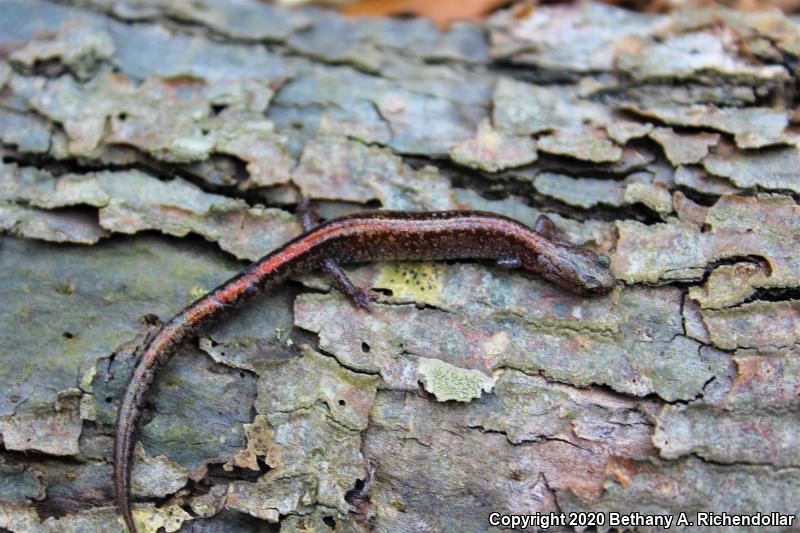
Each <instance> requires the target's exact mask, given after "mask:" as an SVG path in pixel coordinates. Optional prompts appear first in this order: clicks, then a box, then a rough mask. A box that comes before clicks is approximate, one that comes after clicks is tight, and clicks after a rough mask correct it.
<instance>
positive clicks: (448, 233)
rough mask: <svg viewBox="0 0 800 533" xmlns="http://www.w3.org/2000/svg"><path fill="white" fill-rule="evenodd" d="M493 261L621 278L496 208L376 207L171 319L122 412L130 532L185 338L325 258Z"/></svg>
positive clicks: (595, 289) (121, 470)
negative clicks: (156, 407) (136, 485)
mask: <svg viewBox="0 0 800 533" xmlns="http://www.w3.org/2000/svg"><path fill="white" fill-rule="evenodd" d="M467 258H473V259H494V260H497V261H501V262H503V263H504V264H507V265H511V266H518V267H520V268H523V269H525V270H528V271H531V272H536V273H537V274H539V275H541V276H542V277H544V278H545V279H548V280H550V281H551V282H553V283H555V284H556V285H559V286H561V287H563V288H565V289H567V290H569V291H571V292H574V293H577V294H581V295H587V296H588V295H593V294H603V293H606V292H608V291H610V290H611V288H612V287H613V286H614V284H615V280H614V278H613V276H612V275H611V272H610V271H609V270H608V268H607V266H606V264H605V263H603V262H602V261H601V260H600V259H599V258H598V256H597V255H595V254H594V253H593V252H591V251H588V250H584V249H582V248H578V247H576V246H574V245H572V244H570V243H567V242H564V241H561V240H550V239H547V238H546V237H544V236H543V235H541V234H540V233H537V232H536V231H534V230H532V229H530V228H529V227H527V226H525V225H523V224H521V223H519V222H517V221H515V220H512V219H510V218H506V217H503V216H500V215H497V214H494V213H483V212H477V211H443V212H434V213H407V212H396V211H375V212H368V213H356V214H353V215H349V216H346V217H342V218H338V219H335V220H330V221H328V222H326V223H324V224H322V225H321V226H318V227H317V228H315V229H313V230H311V231H309V232H307V233H305V234H303V235H301V236H299V237H297V238H296V239H293V240H292V241H290V242H288V243H287V244H285V245H284V246H282V247H281V248H279V249H278V250H275V251H274V252H272V253H269V254H267V255H266V256H264V257H263V258H261V259H260V260H259V261H257V262H256V263H254V264H253V265H251V266H250V267H249V268H247V270H245V271H244V272H242V273H241V274H238V275H237V276H235V277H233V278H232V279H230V280H228V281H226V282H225V283H223V284H222V285H220V286H219V287H217V288H216V289H214V290H212V291H211V292H209V293H208V294H207V295H205V296H203V297H202V298H200V299H198V300H196V301H195V302H194V303H192V304H190V305H189V306H188V307H187V308H186V309H184V310H183V311H181V312H180V313H178V315H176V316H175V317H174V318H172V319H171V320H170V321H169V322H167V323H166V324H165V325H164V327H163V328H162V329H161V331H160V332H159V333H158V335H156V336H155V337H154V338H153V340H152V341H151V342H150V344H149V346H148V347H147V349H146V351H145V352H144V354H143V356H142V358H141V360H140V361H139V363H138V364H137V366H136V368H135V369H134V371H133V375H132V376H131V380H130V382H129V383H128V386H127V388H126V390H125V395H124V397H123V399H122V403H121V404H120V406H119V413H118V415H117V437H116V442H115V445H114V474H115V477H116V481H115V487H116V492H117V503H118V505H119V509H120V512H121V513H122V517H123V518H124V520H125V523H126V524H127V526H128V529H129V530H130V531H131V533H136V526H135V525H134V523H133V516H132V513H131V508H130V501H129V500H130V481H131V472H130V470H131V468H130V467H131V459H132V452H133V446H134V443H135V441H134V436H135V430H136V425H137V422H138V420H139V417H140V416H141V412H142V405H143V403H144V397H145V395H146V394H147V392H148V390H149V389H150V386H151V385H152V383H153V380H154V379H155V376H156V373H157V372H158V370H159V369H160V368H161V367H162V366H164V364H165V363H166V362H167V361H168V360H169V359H170V357H171V356H172V354H173V353H174V352H175V351H176V349H177V348H178V346H179V345H180V343H181V342H183V341H184V340H185V339H186V338H187V337H189V336H191V335H193V334H194V333H196V332H197V331H198V330H200V329H202V328H204V327H206V326H207V325H208V324H209V323H211V322H212V321H214V320H216V319H218V318H219V317H220V316H221V315H223V314H224V311H226V310H230V309H234V308H236V307H238V306H240V305H242V304H244V303H245V302H247V301H249V300H251V299H252V298H253V297H254V296H256V295H258V294H260V293H262V292H263V291H264V290H266V289H267V288H269V287H271V286H273V285H276V284H278V283H281V282H282V281H284V280H285V279H286V278H288V277H289V276H292V275H295V274H298V273H300V272H307V271H310V270H315V269H318V268H321V267H323V266H324V265H323V262H324V261H325V260H329V261H330V260H333V261H335V262H338V263H352V262H364V261H375V260H433V259H467Z"/></svg>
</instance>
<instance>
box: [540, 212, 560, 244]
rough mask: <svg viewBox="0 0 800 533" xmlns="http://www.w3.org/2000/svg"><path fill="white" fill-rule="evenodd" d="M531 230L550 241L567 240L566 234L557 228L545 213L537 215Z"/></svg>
mask: <svg viewBox="0 0 800 533" xmlns="http://www.w3.org/2000/svg"><path fill="white" fill-rule="evenodd" d="M533 231H535V232H536V233H538V234H539V235H541V236H542V237H545V238H548V239H550V240H551V241H561V242H569V240H568V239H567V235H566V234H565V233H564V232H563V231H561V230H560V229H558V227H557V226H556V225H555V223H553V221H552V220H550V217H548V216H547V215H539V218H537V219H536V223H534V225H533Z"/></svg>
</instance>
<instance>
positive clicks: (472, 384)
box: [417, 357, 495, 402]
mask: <svg viewBox="0 0 800 533" xmlns="http://www.w3.org/2000/svg"><path fill="white" fill-rule="evenodd" d="M417 375H418V376H419V380H420V381H421V382H422V384H423V386H424V387H425V390H427V391H428V392H430V393H431V394H433V395H434V396H436V399H437V400H439V401H440V402H446V401H448V400H455V401H457V402H469V401H470V400H473V399H475V398H480V397H481V394H482V393H483V392H492V388H493V387H494V384H495V380H494V379H493V378H490V377H489V376H487V375H486V374H484V373H483V372H480V371H479V370H468V369H466V368H459V367H457V366H453V365H450V364H447V363H445V362H443V361H440V360H438V359H426V358H424V357H423V358H420V360H419V364H418V366H417Z"/></svg>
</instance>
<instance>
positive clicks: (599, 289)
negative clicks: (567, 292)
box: [575, 252, 617, 295]
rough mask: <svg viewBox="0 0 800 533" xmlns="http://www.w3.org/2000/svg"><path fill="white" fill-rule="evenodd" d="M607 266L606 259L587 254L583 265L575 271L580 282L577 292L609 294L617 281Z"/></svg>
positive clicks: (607, 261)
mask: <svg viewBox="0 0 800 533" xmlns="http://www.w3.org/2000/svg"><path fill="white" fill-rule="evenodd" d="M608 265H609V260H608V257H606V256H596V255H594V254H593V253H591V252H587V253H586V256H585V260H584V261H583V265H581V268H578V269H576V271H575V272H576V274H577V277H578V279H579V280H580V283H579V287H580V291H579V292H581V293H583V294H589V295H594V294H605V293H607V292H610V291H611V289H613V288H614V287H615V286H616V284H617V280H616V279H615V278H614V275H613V274H612V273H611V270H609V268H608Z"/></svg>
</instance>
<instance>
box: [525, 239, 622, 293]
mask: <svg viewBox="0 0 800 533" xmlns="http://www.w3.org/2000/svg"><path fill="white" fill-rule="evenodd" d="M608 265H609V259H608V257H606V256H604V255H602V256H598V255H597V254H595V253H594V252H592V251H591V250H585V249H583V248H579V247H577V246H573V245H571V244H568V243H553V246H552V247H549V249H548V250H547V253H540V254H535V255H533V256H532V257H530V258H529V259H528V260H523V268H525V269H526V270H530V271H532V272H536V273H538V274H539V275H540V276H542V277H543V278H545V279H547V280H549V281H552V282H553V283H555V284H556V285H558V286H560V287H564V288H565V289H567V290H570V291H572V292H574V293H576V294H580V295H582V296H593V295H600V294H606V293H608V292H610V291H611V289H613V288H614V286H615V285H616V284H617V281H616V279H614V275H613V274H612V273H611V270H609V268H608Z"/></svg>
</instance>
